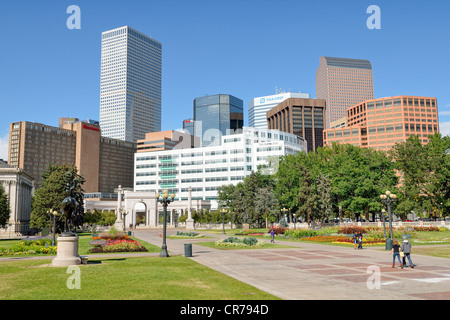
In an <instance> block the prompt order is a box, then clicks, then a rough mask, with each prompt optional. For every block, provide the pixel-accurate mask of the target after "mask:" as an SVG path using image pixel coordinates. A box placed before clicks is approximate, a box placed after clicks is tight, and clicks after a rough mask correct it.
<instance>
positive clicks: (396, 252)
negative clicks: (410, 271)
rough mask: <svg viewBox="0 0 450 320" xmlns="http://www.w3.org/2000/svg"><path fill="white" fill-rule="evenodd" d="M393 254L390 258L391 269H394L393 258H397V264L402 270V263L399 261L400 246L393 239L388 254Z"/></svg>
mask: <svg viewBox="0 0 450 320" xmlns="http://www.w3.org/2000/svg"><path fill="white" fill-rule="evenodd" d="M392 253H394V255H393V257H392V268H395V257H397V258H398V262H399V263H400V267H401V268H402V269H403V264H402V261H401V260H400V245H399V244H398V240H397V239H394V242H393V243H392V249H391V252H389V254H392Z"/></svg>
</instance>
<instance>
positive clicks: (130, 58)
mask: <svg viewBox="0 0 450 320" xmlns="http://www.w3.org/2000/svg"><path fill="white" fill-rule="evenodd" d="M161 51H162V46H161V43H160V42H158V41H156V40H154V39H152V38H150V37H148V36H146V35H144V34H142V33H140V32H138V31H136V30H134V29H132V28H130V27H128V26H125V27H121V28H117V29H113V30H109V31H105V32H103V33H102V58H101V80H100V127H101V130H102V135H103V136H106V137H110V138H115V139H120V140H126V141H133V142H136V141H137V140H138V139H143V138H145V134H146V133H147V132H155V131H161V64H162V62H161V61H162V57H161V56H162V54H161Z"/></svg>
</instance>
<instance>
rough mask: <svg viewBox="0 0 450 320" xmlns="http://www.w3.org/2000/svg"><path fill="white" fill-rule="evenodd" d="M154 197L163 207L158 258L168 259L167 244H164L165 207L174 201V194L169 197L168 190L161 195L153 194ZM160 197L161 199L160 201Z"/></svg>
mask: <svg viewBox="0 0 450 320" xmlns="http://www.w3.org/2000/svg"><path fill="white" fill-rule="evenodd" d="M155 197H156V201H158V202H160V203H161V204H162V205H163V208H164V218H163V243H162V246H161V253H160V254H159V256H160V257H168V256H169V253H168V252H167V243H166V223H167V221H166V220H167V219H166V216H167V206H168V205H169V203H171V202H172V201H174V199H175V194H173V193H172V194H171V195H170V197H169V191H168V190H164V191H163V194H162V195H161V194H159V193H157V194H155ZM160 197H161V199H160Z"/></svg>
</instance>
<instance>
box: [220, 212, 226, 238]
mask: <svg viewBox="0 0 450 320" xmlns="http://www.w3.org/2000/svg"><path fill="white" fill-rule="evenodd" d="M220 212H222V227H223V232H222V233H223V234H225V213H226V212H227V209H222V210H220Z"/></svg>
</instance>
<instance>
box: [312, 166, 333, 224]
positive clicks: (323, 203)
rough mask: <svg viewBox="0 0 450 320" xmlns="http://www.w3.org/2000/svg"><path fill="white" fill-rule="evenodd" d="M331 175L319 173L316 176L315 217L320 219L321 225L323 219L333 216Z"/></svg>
mask: <svg viewBox="0 0 450 320" xmlns="http://www.w3.org/2000/svg"><path fill="white" fill-rule="evenodd" d="M331 184H332V181H331V177H330V176H329V175H324V174H323V173H320V174H319V175H318V176H317V178H316V186H317V203H318V205H317V207H318V213H317V217H318V218H319V220H321V221H322V225H323V222H324V220H325V219H331V218H332V216H333V203H332V196H331Z"/></svg>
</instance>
